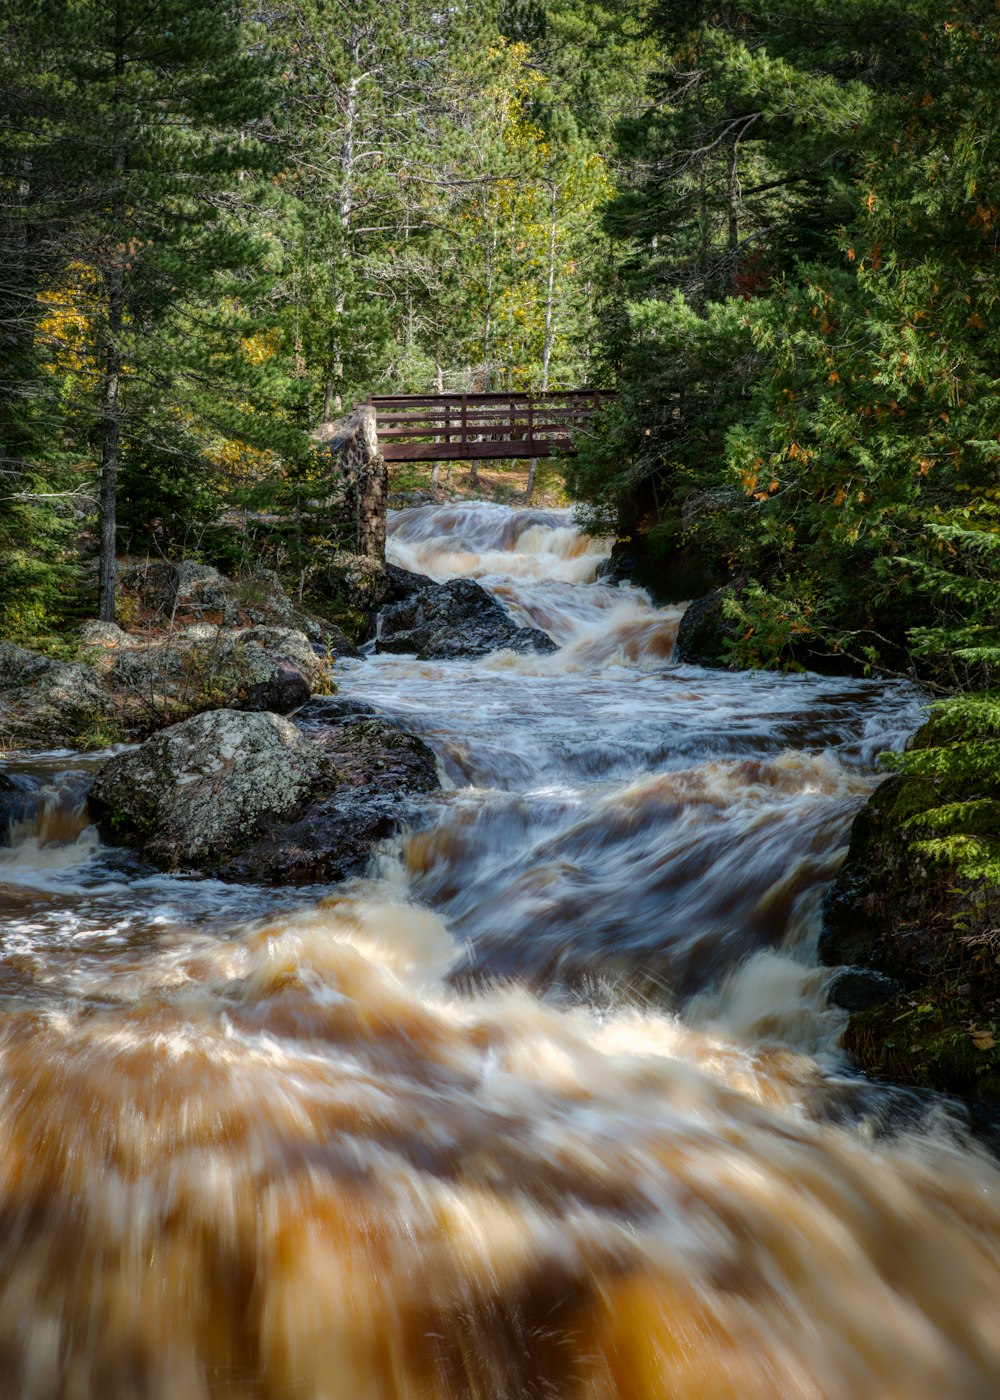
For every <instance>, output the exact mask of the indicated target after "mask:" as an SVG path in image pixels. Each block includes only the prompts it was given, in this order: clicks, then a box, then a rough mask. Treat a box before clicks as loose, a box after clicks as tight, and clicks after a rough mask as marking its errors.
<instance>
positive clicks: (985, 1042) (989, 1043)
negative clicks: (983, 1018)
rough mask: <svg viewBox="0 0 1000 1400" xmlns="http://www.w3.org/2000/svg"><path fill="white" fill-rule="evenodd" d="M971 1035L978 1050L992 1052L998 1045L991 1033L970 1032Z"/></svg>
mask: <svg viewBox="0 0 1000 1400" xmlns="http://www.w3.org/2000/svg"><path fill="white" fill-rule="evenodd" d="M969 1034H970V1036H971V1037H972V1043H973V1045H974V1046H975V1047H976V1049H977V1050H992V1049H993V1047H994V1046H995V1045H996V1041H995V1040H994V1039H993V1037H992V1035H991V1034H990V1032H989V1031H970V1032H969Z"/></svg>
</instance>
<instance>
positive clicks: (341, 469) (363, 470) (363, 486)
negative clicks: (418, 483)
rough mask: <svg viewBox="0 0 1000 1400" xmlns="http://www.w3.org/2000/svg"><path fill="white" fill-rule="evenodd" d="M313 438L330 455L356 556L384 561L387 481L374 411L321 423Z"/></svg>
mask: <svg viewBox="0 0 1000 1400" xmlns="http://www.w3.org/2000/svg"><path fill="white" fill-rule="evenodd" d="M313 438H314V439H315V441H316V442H318V443H321V444H322V445H323V446H324V447H325V448H326V449H327V451H328V452H329V453H330V456H331V458H332V461H331V472H332V473H333V474H334V475H335V476H336V477H339V478H340V482H342V483H343V487H344V501H345V509H346V511H347V513H348V514H349V516H350V517H351V518H353V521H354V527H355V531H356V539H357V544H356V551H357V553H358V554H360V555H362V556H364V557H365V558H367V559H384V558H385V513H386V507H387V502H388V496H389V477H388V472H387V470H386V465H385V461H384V459H383V458H382V456H381V454H380V453H379V450H378V434H377V432H376V428H375V410H374V408H372V407H371V405H370V404H361V405H360V407H358V408H356V409H354V411H353V412H352V413H349V414H348V415H347V416H346V417H344V418H338V419H337V420H336V421H334V422H331V423H322V424H320V426H319V427H318V428H317V429H316V431H315V432H314V433H313ZM338 484H339V483H338Z"/></svg>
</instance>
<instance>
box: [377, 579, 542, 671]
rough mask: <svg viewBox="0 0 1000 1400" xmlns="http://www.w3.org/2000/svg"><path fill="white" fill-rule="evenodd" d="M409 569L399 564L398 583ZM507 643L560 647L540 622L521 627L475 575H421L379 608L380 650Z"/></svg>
mask: <svg viewBox="0 0 1000 1400" xmlns="http://www.w3.org/2000/svg"><path fill="white" fill-rule="evenodd" d="M403 574H405V570H402V569H399V570H394V576H393V580H392V582H393V587H394V589H401V586H402V585H404V584H405V580H404V579H401V578H400V577H399V576H400V575H403ZM412 577H414V578H420V576H419V575H413V576H412ZM504 649H506V650H510V651H516V652H521V653H526V652H541V653H547V652H553V651H556V650H557V647H556V644H555V642H554V641H553V640H552V638H551V637H550V636H548V635H547V634H546V633H545V632H542V631H541V630H540V629H539V628H537V627H519V626H518V624H517V623H516V622H515V621H514V620H513V618H511V617H508V615H507V613H505V612H504V610H503V608H502V607H501V606H500V604H499V603H498V602H497V601H496V599H495V598H493V597H492V596H491V595H490V594H489V593H487V591H486V589H485V588H483V587H482V585H481V584H478V583H476V581H475V580H474V579H469V578H456V579H451V580H450V581H449V582H448V583H433V582H431V581H430V580H429V579H423V578H420V582H419V583H414V585H413V586H412V588H411V589H410V590H409V591H408V592H407V593H405V594H404V596H403V597H401V598H400V599H399V601H398V602H394V603H390V604H389V606H388V607H385V608H383V609H382V611H381V612H380V613H379V619H378V637H377V641H376V643H375V650H376V651H380V652H404V653H406V654H408V655H409V654H413V655H415V656H419V657H421V658H423V659H424V660H441V659H446V658H449V657H461V656H484V655H486V653H487V652H491V651H500V650H504Z"/></svg>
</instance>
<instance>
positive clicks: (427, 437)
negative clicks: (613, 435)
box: [358, 389, 615, 462]
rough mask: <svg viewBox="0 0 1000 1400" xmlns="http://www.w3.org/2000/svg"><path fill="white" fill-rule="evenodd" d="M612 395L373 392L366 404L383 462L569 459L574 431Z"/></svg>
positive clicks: (575, 391) (592, 392)
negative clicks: (536, 458) (535, 458)
mask: <svg viewBox="0 0 1000 1400" xmlns="http://www.w3.org/2000/svg"><path fill="white" fill-rule="evenodd" d="M614 397H615V395H614V391H613V390H608V389H572V390H568V391H561V392H559V393H546V394H423V395H421V394H396V395H384V396H383V395H375V396H373V397H372V398H369V399H368V400H367V401H366V403H367V406H368V407H370V408H371V409H373V410H374V413H375V427H376V432H377V434H378V450H379V452H380V453H381V455H382V456H383V457H384V458H385V460H386V461H387V462H449V461H459V462H474V461H480V460H482V459H484V458H490V457H571V456H573V455H574V454H575V452H576V447H575V445H574V435H575V433H576V432H577V431H578V430H579V429H580V428H582V427H585V426H586V424H587V423H589V422H590V421H591V419H592V418H593V417H594V415H595V413H598V412H599V411H600V409H601V407H602V406H603V405H604V404H606V403H609V402H611V401H612V400H613V399H614ZM364 406H365V405H362V404H359V405H358V407H359V408H361V407H364Z"/></svg>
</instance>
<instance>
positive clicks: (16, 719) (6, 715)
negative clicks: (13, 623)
mask: <svg viewBox="0 0 1000 1400" xmlns="http://www.w3.org/2000/svg"><path fill="white" fill-rule="evenodd" d="M116 722H117V711H116V708H115V706H114V704H113V702H112V700H111V698H110V697H109V695H108V693H107V691H106V690H105V688H104V686H103V684H102V683H101V678H100V676H99V675H98V674H97V672H96V671H95V670H94V668H93V667H92V666H86V665H83V664H81V663H79V662H67V661H54V660H53V659H52V658H51V657H49V656H42V655H40V654H39V653H38V652H34V651H28V650H27V649H26V648H25V647H18V646H14V645H13V643H11V642H0V736H2V738H3V739H4V740H5V741H6V742H7V743H12V744H13V745H14V746H15V747H18V748H45V747H53V746H57V747H62V746H65V745H72V746H74V747H77V748H88V747H95V746H99V745H100V744H101V743H107V742H109V741H110V740H112V739H114V738H115V737H116V733H115V732H113V731H114V730H115V725H116Z"/></svg>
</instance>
